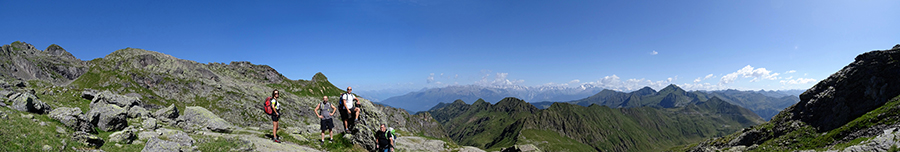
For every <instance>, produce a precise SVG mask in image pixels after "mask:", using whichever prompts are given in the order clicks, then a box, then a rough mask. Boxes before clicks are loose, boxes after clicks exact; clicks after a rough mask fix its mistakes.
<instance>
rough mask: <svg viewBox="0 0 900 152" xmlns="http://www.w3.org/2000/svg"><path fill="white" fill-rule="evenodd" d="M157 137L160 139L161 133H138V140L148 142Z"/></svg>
mask: <svg viewBox="0 0 900 152" xmlns="http://www.w3.org/2000/svg"><path fill="white" fill-rule="evenodd" d="M156 137H159V133H156V131H143V132H140V133H138V139H140V140H147V139H150V138H156Z"/></svg>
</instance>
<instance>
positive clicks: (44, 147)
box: [41, 145, 53, 151]
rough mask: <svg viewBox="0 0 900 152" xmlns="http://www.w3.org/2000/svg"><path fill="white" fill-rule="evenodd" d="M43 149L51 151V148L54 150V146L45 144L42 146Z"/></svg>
mask: <svg viewBox="0 0 900 152" xmlns="http://www.w3.org/2000/svg"><path fill="white" fill-rule="evenodd" d="M41 150H43V151H51V150H53V147H50V145H44V146H42V147H41Z"/></svg>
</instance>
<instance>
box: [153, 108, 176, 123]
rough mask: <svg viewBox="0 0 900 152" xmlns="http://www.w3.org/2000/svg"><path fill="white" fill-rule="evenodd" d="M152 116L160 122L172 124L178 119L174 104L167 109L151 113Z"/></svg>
mask: <svg viewBox="0 0 900 152" xmlns="http://www.w3.org/2000/svg"><path fill="white" fill-rule="evenodd" d="M153 116H154V117H156V119H159V120H160V121H163V122H166V123H169V124H174V123H175V119H178V108H177V107H175V104H171V105H169V107H166V108H162V109H159V110H156V112H154V113H153Z"/></svg>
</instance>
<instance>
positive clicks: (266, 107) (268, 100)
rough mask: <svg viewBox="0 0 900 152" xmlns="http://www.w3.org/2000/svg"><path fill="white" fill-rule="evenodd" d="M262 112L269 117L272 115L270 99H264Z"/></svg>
mask: <svg viewBox="0 0 900 152" xmlns="http://www.w3.org/2000/svg"><path fill="white" fill-rule="evenodd" d="M263 111H266V114H270V115H271V114H272V97H268V98H266V101H265V107H264V108H263Z"/></svg>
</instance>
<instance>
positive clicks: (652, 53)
mask: <svg viewBox="0 0 900 152" xmlns="http://www.w3.org/2000/svg"><path fill="white" fill-rule="evenodd" d="M657 54H659V52H656V50H653V52H650V55H657Z"/></svg>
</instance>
